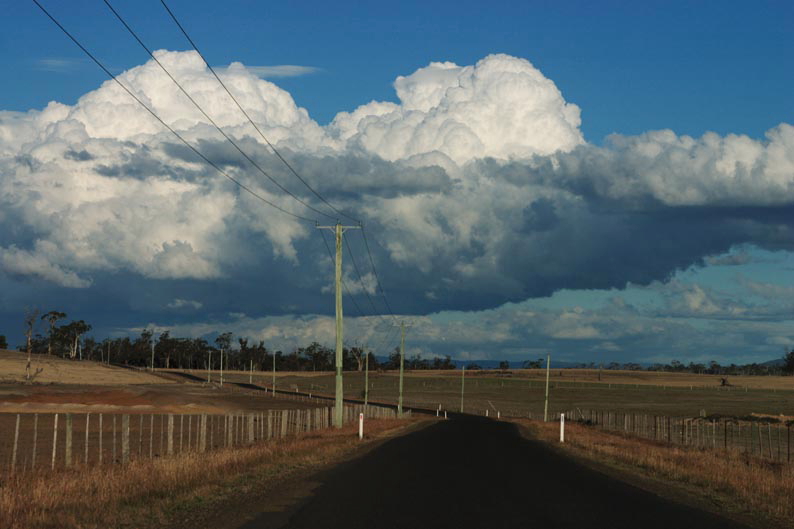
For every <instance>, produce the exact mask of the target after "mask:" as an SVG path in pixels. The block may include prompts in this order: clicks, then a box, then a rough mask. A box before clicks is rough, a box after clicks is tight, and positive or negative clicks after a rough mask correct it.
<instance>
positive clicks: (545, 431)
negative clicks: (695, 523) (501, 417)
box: [516, 420, 794, 528]
mask: <svg viewBox="0 0 794 529" xmlns="http://www.w3.org/2000/svg"><path fill="white" fill-rule="evenodd" d="M516 422H517V423H519V424H522V425H525V426H527V427H528V428H529V429H530V431H531V432H532V434H533V435H534V436H535V437H537V438H538V439H541V440H543V441H546V442H549V443H553V444H555V445H556V446H557V447H559V448H560V449H562V450H565V451H568V452H570V453H573V454H574V455H576V456H579V457H582V458H584V459H590V460H595V461H597V462H600V463H606V464H607V465H608V466H610V467H612V468H618V469H620V470H621V471H628V472H630V473H634V474H637V475H641V476H644V477H647V478H652V479H653V480H655V481H656V482H657V483H658V482H659V481H661V482H664V483H666V484H672V485H675V486H677V487H679V488H681V489H683V490H680V491H679V492H683V495H688V496H689V497H690V498H692V496H691V495H692V494H694V495H696V496H699V498H696V500H699V501H696V503H700V504H701V505H702V504H709V505H711V507H712V510H717V511H722V512H723V513H725V514H726V515H729V516H731V515H732V516H739V517H740V518H744V519H745V520H747V519H754V520H755V521H758V520H761V521H762V523H761V526H764V527H770V528H771V527H792V526H793V525H792V520H794V503H792V501H791V498H792V497H794V465H787V464H781V463H771V462H769V461H763V460H759V459H756V458H752V457H748V456H746V455H745V454H740V453H735V452H722V451H710V450H697V449H692V448H684V447H680V446H674V445H667V444H666V443H659V442H655V441H649V440H645V439H637V438H633V437H629V436H624V435H622V434H618V433H610V432H603V431H599V430H595V429H593V428H589V427H586V426H582V425H578V424H576V423H566V425H565V444H562V445H561V444H559V436H560V433H559V423H543V422H539V421H526V420H518V421H516ZM656 492H658V490H657V491H656ZM677 496H679V497H681V496H682V494H677Z"/></svg>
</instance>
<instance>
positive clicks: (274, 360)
mask: <svg viewBox="0 0 794 529" xmlns="http://www.w3.org/2000/svg"><path fill="white" fill-rule="evenodd" d="M272 386H273V388H272V389H273V396H274V397H275V396H276V352H275V351H273V384H272Z"/></svg>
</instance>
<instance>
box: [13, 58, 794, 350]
mask: <svg viewBox="0 0 794 529" xmlns="http://www.w3.org/2000/svg"><path fill="white" fill-rule="evenodd" d="M156 53H157V57H158V58H159V60H160V61H161V62H162V63H163V64H164V65H165V66H166V67H167V68H168V69H169V70H170V71H171V72H172V74H173V75H174V76H175V77H176V78H177V79H179V80H180V82H182V83H183V85H184V86H185V87H186V88H187V89H188V91H189V92H190V93H191V95H192V97H194V98H195V100H196V101H197V102H198V103H199V104H200V105H201V106H202V107H203V108H205V109H206V111H207V112H208V113H209V114H210V115H211V116H212V118H213V119H214V120H215V121H216V122H217V123H218V124H219V125H220V126H221V127H223V129H224V131H225V132H226V133H227V134H229V135H230V136H231V137H233V138H235V139H236V140H237V141H238V142H239V144H240V145H241V147H242V148H243V149H244V150H246V152H249V153H250V155H251V157H252V158H253V159H254V160H255V161H256V162H257V163H258V164H259V165H260V166H261V167H262V168H263V169H264V170H265V171H267V172H268V174H271V175H272V176H273V177H274V178H277V179H278V180H279V181H280V182H282V183H283V184H284V185H285V186H287V187H288V188H289V189H290V190H291V191H292V192H293V193H295V194H296V195H297V196H299V197H300V198H301V199H302V200H304V201H306V202H307V203H309V204H311V205H312V206H314V207H316V208H317V209H320V210H322V211H324V212H327V213H328V214H329V215H330V216H331V218H330V219H329V218H325V217H321V216H319V215H317V214H316V213H314V212H312V211H310V210H307V209H306V208H303V207H302V206H301V205H300V204H298V203H297V202H295V201H294V200H292V199H290V198H289V197H287V196H285V195H284V194H283V193H282V192H281V191H279V190H278V189H276V188H275V186H273V185H272V184H271V183H270V182H269V181H267V180H266V179H265V178H264V177H263V176H262V175H261V174H260V173H258V171H256V170H255V169H254V168H253V167H252V166H251V165H250V164H249V163H248V162H246V161H245V160H244V159H243V158H241V157H240V156H239V154H238V153H237V152H236V151H235V150H234V149H233V148H232V147H231V146H230V145H229V144H228V143H226V142H225V140H224V139H223V137H222V136H221V135H220V134H219V133H218V132H217V131H216V130H215V129H214V128H213V127H212V126H211V125H210V124H209V123H207V122H206V120H205V118H204V117H203V116H202V115H201V114H200V113H199V112H198V111H197V110H196V109H195V108H194V107H193V105H192V104H191V103H190V101H188V100H187V98H186V97H185V96H184V95H183V94H181V93H180V92H179V90H178V89H177V88H176V87H175V86H173V84H172V83H171V81H170V80H169V79H168V78H167V77H166V76H165V75H164V74H163V72H162V71H161V70H160V69H159V67H158V66H157V65H156V64H154V63H153V62H151V61H150V62H148V63H146V64H143V65H140V66H137V67H135V68H132V69H130V70H128V71H126V72H124V73H123V74H122V75H120V76H119V79H120V80H121V81H122V82H123V83H124V84H125V85H126V86H128V87H130V89H131V90H132V91H133V92H134V93H136V94H137V95H138V96H139V97H140V98H141V99H142V100H143V101H145V102H146V103H147V105H149V106H151V108H152V109H153V110H154V111H155V112H157V113H158V115H160V116H161V117H162V118H163V119H164V121H166V122H167V123H168V124H169V125H170V126H172V127H173V128H174V129H175V130H177V131H179V132H180V134H182V135H183V136H184V137H185V138H186V139H187V140H188V141H190V142H191V144H192V145H194V146H196V148H198V149H200V150H201V152H202V153H204V154H205V155H206V156H207V157H208V158H210V159H211V160H213V162H214V163H216V164H218V165H219V166H220V167H222V168H223V169H224V170H225V171H227V172H228V173H229V174H230V175H231V176H233V177H234V178H236V179H238V180H240V181H241V182H244V183H245V184H246V185H247V186H249V187H251V188H252V189H254V190H256V192H257V193H259V194H260V195H261V196H263V197H265V198H267V199H268V200H271V201H273V202H275V203H277V204H279V205H280V206H282V207H284V208H285V209H287V210H289V211H293V212H296V213H298V214H301V215H308V216H310V217H311V218H314V217H318V220H320V221H322V222H323V223H333V222H334V221H335V220H336V218H338V217H339V215H338V214H336V213H335V212H333V211H331V210H330V209H329V208H328V207H327V206H326V205H325V204H323V203H322V202H320V201H319V200H317V198H316V197H315V196H314V195H313V194H312V193H311V192H310V191H309V190H307V189H306V188H305V187H303V186H302V184H300V183H299V182H297V180H295V179H294V178H292V177H291V176H290V174H289V172H288V171H287V170H286V169H285V168H284V167H283V166H282V165H281V164H280V162H279V160H278V159H277V158H275V157H274V156H273V155H272V153H271V152H270V151H269V149H268V147H267V146H266V145H265V144H264V142H263V141H262V139H261V138H260V137H259V136H258V134H257V133H256V131H255V130H254V129H253V127H251V125H250V124H249V123H248V122H247V120H246V119H245V117H244V116H243V115H242V114H241V113H240V112H239V110H238V109H237V108H236V107H235V105H234V104H233V103H232V102H231V101H230V99H229V97H228V94H226V93H225V91H224V90H223V89H222V88H221V87H220V86H219V85H218V84H217V82H216V81H215V79H214V78H213V76H212V75H211V73H210V72H209V71H208V70H207V68H206V67H205V65H204V64H203V62H202V60H201V58H200V57H199V56H198V55H196V54H195V53H192V52H169V51H158V52H156ZM261 73H262V72H261V71H259V72H258V71H257V70H256V69H252V68H250V67H246V66H244V65H242V64H240V63H233V64H231V65H230V66H229V67H228V68H224V69H222V71H220V75H221V76H222V77H223V79H224V81H225V82H226V83H227V84H228V86H229V89H230V90H231V91H232V92H233V93H234V94H235V97H236V98H237V99H238V101H240V103H241V104H242V105H243V106H244V107H245V108H246V110H247V111H248V113H249V115H251V117H252V118H253V119H254V121H255V122H256V123H257V126H258V127H260V129H261V130H262V131H263V132H264V133H265V134H266V135H267V137H268V139H269V140H270V141H271V142H272V143H273V144H274V145H276V146H277V147H278V148H279V149H280V150H281V152H282V153H283V154H284V155H285V156H286V157H287V158H288V159H289V160H290V161H291V162H292V163H293V164H294V166H295V167H296V168H297V169H298V171H299V172H300V173H301V174H302V175H303V176H304V178H305V179H306V180H307V182H308V183H309V184H310V185H311V186H312V187H313V188H315V189H316V190H318V191H319V192H320V193H322V194H323V196H325V197H327V198H328V199H329V200H330V201H331V202H332V203H333V204H334V205H335V206H336V207H337V208H339V209H340V210H341V211H343V212H346V213H348V214H351V215H352V216H354V217H356V218H360V219H362V220H363V221H364V222H365V226H366V228H367V233H368V234H369V236H370V246H371V250H372V252H373V259H374V261H375V262H376V264H377V266H378V269H379V270H378V271H379V273H380V279H381V281H382V283H383V286H384V288H385V289H386V291H387V293H388V295H389V297H390V300H391V301H392V305H393V308H394V309H395V310H397V311H400V312H402V313H413V314H428V313H432V312H435V311H440V310H445V309H459V310H482V309H487V308H492V307H498V306H500V305H502V304H504V303H505V302H508V301H513V302H517V301H522V300H525V299H527V298H532V297H538V296H548V295H550V294H552V293H553V292H555V291H557V290H559V289H562V288H568V289H583V288H587V289H593V288H603V289H608V288H623V287H625V286H626V284H628V283H634V284H649V283H652V282H654V281H665V280H667V279H669V278H670V277H671V276H672V275H673V274H674V273H675V271H676V270H681V269H685V268H687V267H690V266H691V265H693V264H695V265H699V264H704V263H705V264H708V263H711V264H729V263H728V261H726V259H727V258H725V257H722V258H715V257H713V256H715V255H723V254H725V252H728V251H729V250H730V249H731V248H734V247H739V248H752V247H762V248H770V249H783V250H792V249H794V248H793V246H794V127H792V126H791V125H789V124H785V123H783V124H780V125H778V126H776V127H773V128H772V129H770V130H769V131H768V132H767V134H766V137H764V138H762V139H753V138H749V137H746V136H740V135H727V136H724V137H723V136H718V135H716V134H711V133H709V134H705V135H703V136H702V137H700V138H692V137H688V136H679V135H677V134H675V133H674V132H672V131H651V132H647V133H645V134H641V135H638V136H620V135H615V136H612V137H610V138H609V140H608V141H607V142H606V143H605V145H603V146H596V145H592V144H588V143H586V142H585V141H584V139H583V137H582V134H581V131H580V130H579V125H580V111H579V108H578V107H577V106H576V105H575V104H573V103H571V102H568V101H566V100H565V98H564V97H563V95H562V93H561V92H560V90H559V89H558V88H557V87H556V85H555V84H554V82H553V81H552V80H550V79H548V78H546V77H545V76H544V75H543V74H542V73H541V72H540V71H539V70H538V69H537V68H535V67H534V66H533V65H532V64H531V63H530V62H529V61H527V60H525V59H521V58H515V57H510V56H507V55H491V56H488V57H485V58H483V59H482V60H480V61H478V62H477V63H476V64H473V65H469V66H459V65H456V64H453V63H448V62H436V63H431V64H429V65H428V66H426V67H424V68H420V69H419V70H417V71H416V72H414V73H411V74H408V75H405V76H401V77H398V78H397V79H396V80H395V83H394V88H395V91H396V95H397V102H396V103H393V102H379V101H372V102H369V103H367V104H365V105H362V106H360V107H358V108H356V109H351V110H350V111H345V112H340V113H339V114H338V115H337V116H336V118H335V119H334V120H333V121H332V122H331V123H330V124H329V125H328V126H325V127H323V126H320V125H319V124H318V123H316V122H315V121H314V120H312V119H311V117H310V116H309V114H308V112H307V111H306V110H305V109H303V108H300V107H299V106H298V105H297V104H296V103H295V101H294V100H293V99H292V97H291V96H290V94H289V93H287V92H286V91H284V90H283V89H281V88H279V87H278V86H276V85H275V84H273V83H272V82H269V81H266V80H263V79H261V78H260V75H261ZM0 186H1V188H2V194H1V195H0V248H2V249H3V253H2V254H0V269H2V270H3V271H4V272H5V277H6V281H7V282H11V283H12V284H14V285H15V284H16V283H17V282H19V281H20V279H24V278H28V279H32V278H35V279H38V280H41V282H47V283H49V284H51V285H52V288H53V289H54V290H47V288H49V287H47V286H46V285H40V284H39V282H37V286H36V288H41V289H43V290H42V291H41V292H42V295H49V296H51V295H53V292H55V291H57V288H56V287H57V286H67V287H83V289H82V290H84V291H86V292H89V293H91V292H94V291H99V289H100V288H108V286H109V285H111V286H113V288H117V289H119V290H120V292H119V293H118V298H119V299H121V300H124V301H122V303H127V304H128V306H129V307H131V309H130V310H142V311H150V312H156V311H158V310H162V311H166V310H170V313H171V314H173V313H174V312H175V311H174V310H173V309H174V308H179V307H173V306H170V307H169V305H172V304H174V303H176V301H175V300H183V301H184V300H189V299H194V298H198V299H201V300H202V303H203V306H202V307H200V308H201V309H202V310H204V311H207V312H208V313H213V314H222V313H229V312H244V313H246V314H254V315H255V316H252V317H258V316H259V315H263V314H277V315H286V314H293V313H295V314H312V313H330V312H331V311H332V310H333V303H332V300H331V299H330V296H329V295H328V292H327V290H328V289H327V287H328V285H329V284H331V283H330V282H331V280H332V275H331V274H332V270H331V266H330V260H329V259H328V256H327V253H326V249H325V247H324V245H323V243H322V241H321V240H320V235H319V234H318V233H317V230H315V229H314V227H313V226H312V225H311V223H301V222H299V221H297V220H296V219H294V218H291V217H289V216H287V215H284V214H283V213H281V212H279V211H277V210H275V209H273V208H270V207H268V206H266V205H264V204H262V203H261V202H260V201H258V200H256V199H254V198H253V197H251V196H250V195H247V194H246V193H244V192H241V191H240V190H239V189H238V188H236V187H235V186H234V185H233V184H231V183H230V182H228V181H227V180H225V179H223V178H222V177H221V176H220V175H218V174H217V173H216V172H215V171H214V170H213V169H212V168H210V167H208V166H207V165H206V164H204V163H203V162H202V161H201V160H200V159H198V158H196V157H195V155H194V154H193V153H191V152H190V151H189V150H188V149H186V148H185V147H184V146H183V145H181V144H180V143H179V142H178V141H177V140H176V139H175V138H174V137H173V136H171V135H170V133H168V131H166V130H164V129H163V127H162V126H161V125H160V124H159V123H157V122H156V121H155V120H154V119H152V117H151V116H149V115H148V114H147V112H146V111H145V110H143V109H141V108H140V107H139V106H138V104H137V103H136V102H135V101H133V100H132V99H131V98H130V97H129V96H128V95H127V94H126V93H124V91H123V90H122V89H120V88H119V87H118V86H116V85H115V83H113V82H106V83H104V84H103V85H102V86H100V87H98V88H97V89H96V90H94V91H91V92H89V93H87V94H85V95H84V96H83V97H82V98H80V100H79V101H78V102H77V103H76V104H75V105H72V106H70V105H64V104H61V103H57V102H52V103H50V104H49V105H48V106H47V107H46V108H44V109H41V110H32V111H29V112H0ZM340 220H344V219H340ZM347 237H348V241H349V242H350V244H351V247H352V249H353V252H354V254H355V255H356V256H357V259H358V264H359V265H360V266H363V267H364V269H363V270H362V273H363V274H364V278H365V281H364V284H363V285H362V284H360V283H359V281H358V277H357V274H355V273H354V270H353V269H352V268H351V267H350V262H349V260H348V258H347V257H345V268H344V274H345V282H346V283H347V284H348V286H349V288H350V290H351V293H352V294H353V295H354V296H356V297H357V299H359V300H361V305H362V307H363V308H364V311H365V312H373V311H372V310H370V308H371V307H369V308H367V307H368V304H367V303H365V302H364V301H363V300H364V299H365V298H363V297H362V295H363V294H364V292H365V291H366V292H367V293H369V294H370V295H375V294H377V293H378V291H377V288H376V281H375V278H374V274H372V273H371V271H370V268H369V261H368V258H367V257H366V254H365V253H364V246H363V244H362V243H363V240H362V239H361V236H360V234H359V233H357V232H356V231H355V230H352V231H351V232H350V233H349V234H348V235H347ZM735 255H736V257H735V258H732V260H733V261H734V262H736V263H735V264H739V263H738V261H741V260H742V259H744V257H742V255H743V254H742V253H741V252H739V253H736V254H735ZM715 259H722V260H721V261H718V260H715ZM116 285H130V286H129V290H128V291H124V288H122V287H119V286H116ZM132 285H134V292H133V287H132ZM11 290H12V291H13V290H14V289H11ZM15 292H16V291H15ZM142 292H146V295H144V294H142ZM680 294H681V295H680V296H679V298H680V299H679V301H677V302H676V303H679V304H678V305H676V306H675V307H676V308H675V310H678V311H679V312H680V313H681V314H683V313H684V312H685V311H686V313H688V314H696V313H700V314H704V313H705V314H710V315H712V316H715V315H719V314H721V315H723V316H724V317H728V316H731V314H730V313H729V312H730V311H727V310H726V309H725V305H726V300H725V299H724V298H719V297H718V298H717V299H715V298H714V295H713V293H712V292H709V291H708V290H707V289H701V290H700V291H697V290H693V289H690V291H687V292H681V293H680ZM15 295H18V296H19V301H23V300H24V295H23V293H22V292H21V291H19V293H18V294H15ZM375 297H376V302H377V303H378V304H379V305H378V307H376V310H380V311H381V312H386V307H385V304H382V300H379V299H377V296H375ZM9 303H11V301H9ZM186 303H187V302H186ZM182 307H188V305H183V306H182ZM750 308H751V309H752V307H750ZM346 310H347V311H348V314H350V306H349V305H348V308H347V309H346ZM732 310H734V309H732ZM740 310H748V309H747V307H744V308H743V309H742V307H741V304H740V303H736V304H735V310H734V313H733V316H732V317H737V318H738V317H739V316H741V314H739V312H737V311H740ZM554 320H555V321H554V322H553V323H550V324H549V329H550V330H549V331H548V333H547V334H548V336H549V337H550V339H568V340H580V341H582V342H586V341H591V342H593V343H591V344H590V345H591V346H592V345H595V344H598V343H601V344H608V343H618V342H616V341H615V339H614V336H613V333H612V332H611V331H610V330H609V328H608V326H606V325H601V324H600V323H599V322H598V321H591V318H590V316H589V315H588V314H586V313H584V314H577V313H570V314H567V313H566V314H564V315H556V316H555V318H554ZM569 322H575V324H573V323H572V324H570V325H569V324H568V323H569ZM554 325H556V326H557V327H556V328H555V327H554ZM463 327H465V325H464V326H461V328H460V329H456V332H457V334H458V335H460V336H466V332H467V331H468V329H465V328H463ZM494 329H497V330H498V332H496V331H495V330H494ZM273 332H276V331H275V330H274V331H273ZM492 332H495V333H496V335H498V336H502V337H503V338H504V340H505V342H509V341H510V340H511V339H512V338H511V337H512V336H513V330H512V329H510V328H496V327H494V328H493V329H492ZM620 345H621V346H623V345H625V344H622V343H621V344H620Z"/></svg>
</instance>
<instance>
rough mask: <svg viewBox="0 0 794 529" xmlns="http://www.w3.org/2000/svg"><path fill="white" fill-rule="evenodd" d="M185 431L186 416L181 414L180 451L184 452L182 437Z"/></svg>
mask: <svg viewBox="0 0 794 529" xmlns="http://www.w3.org/2000/svg"><path fill="white" fill-rule="evenodd" d="M184 433H185V416H184V415H180V416H179V453H180V454H181V453H182V438H183V436H184Z"/></svg>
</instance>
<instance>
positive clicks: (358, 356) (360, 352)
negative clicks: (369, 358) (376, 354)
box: [350, 347, 365, 371]
mask: <svg viewBox="0 0 794 529" xmlns="http://www.w3.org/2000/svg"><path fill="white" fill-rule="evenodd" d="M350 354H351V355H352V356H353V358H354V359H355V360H356V371H363V370H364V358H365V356H364V349H362V348H361V347H353V348H351V349H350Z"/></svg>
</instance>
